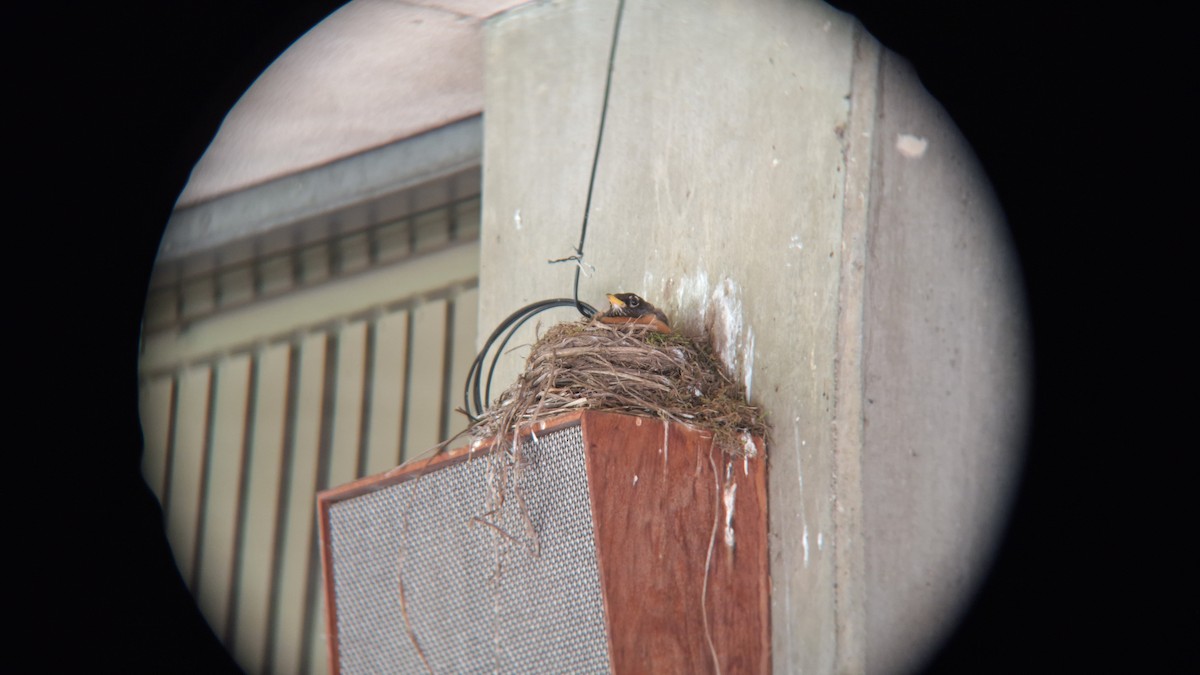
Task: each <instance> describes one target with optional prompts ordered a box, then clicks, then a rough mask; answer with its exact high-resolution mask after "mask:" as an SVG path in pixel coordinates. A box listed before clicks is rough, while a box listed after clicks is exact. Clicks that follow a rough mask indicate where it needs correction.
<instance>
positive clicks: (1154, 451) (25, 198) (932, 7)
mask: <svg viewBox="0 0 1200 675" xmlns="http://www.w3.org/2000/svg"><path fill="white" fill-rule="evenodd" d="M338 4H339V3H330V2H324V3H321V2H304V1H301V2H283V1H277V2H255V1H249V2H230V1H228V0H218V1H215V2H171V3H151V2H145V1H144V0H134V1H131V2H124V3H117V4H115V5H108V4H83V3H56V4H54V6H53V8H51V9H41V10H22V11H17V12H15V13H11V14H10V15H9V16H8V17H7V18H6V25H5V26H4V31H5V33H6V34H7V35H6V36H5V40H4V49H5V51H6V53H7V54H6V55H7V58H6V59H5V63H6V72H7V73H8V74H9V78H8V79H9V82H10V85H9V91H10V93H11V94H12V95H11V96H9V97H6V98H7V99H8V102H7V103H6V107H7V108H8V109H9V113H10V122H9V125H8V131H9V138H8V139H7V141H8V143H7V146H8V148H9V150H10V151H9V152H8V153H6V155H7V159H8V160H9V163H10V170H9V172H7V173H8V174H9V178H8V179H7V180H6V182H7V183H8V185H9V186H10V194H11V197H15V199H13V198H10V200H9V202H10V204H13V205H14V206H15V207H16V208H14V209H11V210H10V211H9V217H10V218H11V219H12V220H11V221H10V222H9V223H8V225H9V227H8V228H7V229H8V232H9V233H10V239H9V246H11V247H12V248H11V249H9V250H8V255H7V256H5V257H6V258H7V259H8V260H9V264H8V265H7V266H6V269H7V271H8V273H7V274H6V284H5V288H6V289H7V291H8V293H7V295H8V297H10V298H13V299H14V301H15V302H13V303H11V304H10V308H11V309H10V311H9V312H8V314H7V317H6V320H5V325H6V328H7V330H6V333H8V335H9V336H10V338H9V345H10V347H9V350H8V351H9V355H10V359H11V360H12V362H13V363H14V364H15V366H16V370H17V377H16V378H9V380H8V382H9V387H8V389H9V391H10V393H11V394H13V396H11V397H10V398H11V399H12V402H11V403H9V404H8V410H11V411H13V412H12V413H10V415H11V416H9V415H6V418H8V419H9V424H10V426H11V427H12V429H13V432H12V434H11V436H10V437H11V438H12V441H10V443H8V444H6V445H9V452H8V455H9V456H10V457H11V458H12V459H13V460H15V462H14V470H13V471H11V472H10V473H9V474H8V476H7V478H8V481H7V482H8V483H9V484H10V486H12V487H17V486H19V493H24V494H17V495H10V496H9V499H8V500H6V501H7V502H8V506H9V508H10V509H11V510H12V512H13V518H12V519H11V522H12V523H13V524H12V525H11V526H10V530H9V535H10V543H9V545H8V546H7V547H6V548H7V549H8V552H9V555H8V556H7V557H8V558H9V559H10V560H15V561H16V562H17V567H18V569H21V571H20V572H18V573H16V574H15V575H14V576H13V581H12V586H13V588H14V590H15V591H16V593H17V595H18V599H19V600H20V602H18V603H17V604H16V605H15V607H16V609H12V607H13V606H12V605H10V612H9V613H10V618H14V619H15V620H16V623H17V624H18V625H19V626H20V628H19V629H18V632H17V633H16V634H15V636H14V637H10V639H12V640H13V644H14V645H15V647H16V652H17V653H18V654H19V656H18V657H17V658H18V660H20V659H22V658H24V659H29V660H30V661H31V662H32V663H35V664H37V665H38V669H39V670H44V671H49V672H55V671H63V670H69V669H71V668H73V667H74V668H81V669H82V668H87V669H88V670H91V669H94V668H95V667H96V666H101V665H109V666H111V667H113V668H115V669H116V670H119V671H122V672H159V673H182V672H203V673H210V672H225V671H230V670H236V667H235V666H234V665H233V663H232V661H231V660H230V659H229V657H228V656H227V655H226V654H225V652H224V651H223V650H222V648H221V647H220V645H219V644H218V643H217V642H216V640H215V638H214V637H213V636H212V634H211V632H210V631H209V630H208V628H207V626H206V625H205V623H204V622H203V620H202V619H201V617H200V615H199V613H198V611H197V610H196V608H195V605H194V604H193V602H192V600H191V598H190V596H189V595H188V593H187V591H186V589H185V587H184V586H183V584H182V581H181V580H180V578H179V575H178V572H177V571H176V569H175V567H174V563H173V561H172V559H171V556H170V552H169V549H168V548H167V545H166V541H165V538H164V535H163V529H162V515H161V513H160V511H159V509H158V504H157V502H156V500H155V499H154V497H153V495H152V494H151V493H150V491H149V490H148V488H147V487H146V486H145V484H144V483H143V482H142V479H141V476H140V471H139V467H140V457H141V434H140V427H139V422H138V418H137V381H136V372H137V344H138V331H139V322H140V317H141V311H142V304H143V301H144V298H145V291H146V285H147V280H148V278H149V273H150V269H151V266H152V264H153V260H154V256H155V253H156V250H157V246H158V240H159V237H160V236H161V234H162V228H163V226H164V225H165V223H166V221H167V219H168V216H169V214H170V212H171V208H172V206H173V204H174V201H175V199H176V198H177V196H178V195H179V193H180V191H181V190H182V188H183V186H184V184H185V182H186V180H187V177H188V173H189V171H190V170H191V168H192V166H193V165H194V163H195V162H196V160H197V159H198V158H199V157H200V155H201V153H202V152H203V151H204V149H205V148H206V147H207V145H208V143H209V142H210V141H211V139H212V137H213V135H214V134H215V132H216V130H217V127H218V125H219V124H220V122H221V119H222V117H223V116H224V114H225V113H226V112H227V111H228V110H229V108H230V107H232V106H233V104H234V103H235V102H236V100H237V98H238V97H239V96H240V95H241V94H242V92H244V91H245V89H246V88H247V87H248V86H249V85H250V84H251V83H252V82H253V80H254V78H255V77H257V76H258V74H259V73H261V72H262V70H263V69H264V68H266V67H267V66H268V65H269V64H270V63H271V61H272V60H273V59H274V58H275V57H276V56H278V55H279V54H280V53H281V52H282V51H283V50H285V49H286V48H287V47H288V46H289V45H290V44H291V42H292V41H294V40H295V39H296V38H297V37H299V36H300V35H302V34H303V33H304V32H305V31H306V30H308V29H309V28H311V27H312V26H313V25H315V24H316V23H318V22H319V21H320V20H321V19H322V18H324V17H325V16H326V15H328V13H329V12H331V11H333V10H334V9H335V8H336V7H337V5H338ZM833 4H834V5H835V6H837V7H839V8H841V9H844V10H846V11H849V12H851V13H853V14H855V15H856V16H858V17H859V18H860V19H861V20H862V21H863V23H864V24H865V25H866V27H867V29H868V30H869V31H870V32H872V33H873V34H874V35H875V36H876V37H877V38H879V39H880V41H881V42H882V43H883V44H884V45H885V46H887V47H889V48H890V49H892V50H893V51H896V52H898V53H899V54H901V55H902V56H904V57H906V58H908V59H909V60H910V61H911V62H912V63H913V64H914V66H915V67H916V69H917V71H918V74H919V75H920V76H921V78H922V81H923V82H924V84H925V85H926V87H927V88H928V89H929V90H930V91H931V93H932V94H933V95H934V96H935V98H937V99H938V100H939V101H940V102H941V103H942V104H943V105H944V106H945V107H946V109H947V110H948V111H949V113H950V115H951V117H952V118H953V119H954V120H955V122H956V124H958V126H959V127H960V129H962V131H963V132H964V134H965V135H966V136H967V138H968V139H969V140H970V141H971V143H972V145H973V147H974V148H975V150H976V152H977V153H978V154H979V156H980V159H981V160H982V162H983V165H984V168H985V170H986V171H987V172H988V174H989V176H990V178H991V179H992V181H993V185H994V186H995V188H996V190H997V193H998V195H999V197H1000V199H1001V202H1002V204H1003V206H1004V208H1005V211H1006V214H1007V217H1008V219H1009V224H1010V228H1011V234H1012V237H1013V240H1014V242H1015V245H1016V247H1017V250H1018V253H1019V255H1020V259H1021V264H1022V271H1023V274H1024V280H1025V283H1026V288H1027V292H1028V297H1027V300H1028V308H1029V311H1030V315H1031V318H1032V325H1033V330H1034V345H1035V350H1036V353H1035V381H1036V394H1035V410H1034V424H1033V428H1032V433H1031V437H1030V442H1029V454H1028V462H1027V470H1026V472H1025V475H1024V479H1023V482H1022V488H1021V492H1020V496H1019V500H1018V503H1017V507H1016V509H1015V511H1014V513H1013V517H1012V520H1011V523H1010V526H1009V529H1008V532H1007V534H1006V538H1005V543H1004V547H1003V549H1002V552H1001V554H1000V556H999V558H998V559H997V561H996V563H995V566H994V568H993V569H992V571H991V574H990V576H989V581H988V584H987V586H986V587H985V588H984V590H983V591H982V593H981V594H980V595H979V597H978V598H977V599H976V602H975V603H974V605H973V608H972V610H971V612H970V613H969V615H968V616H967V618H966V619H965V620H964V621H963V622H962V624H961V625H960V626H959V628H958V630H957V632H956V634H955V636H954V638H953V639H952V641H951V642H950V643H949V644H948V645H947V646H946V647H945V649H944V650H943V651H942V652H941V653H940V654H939V656H938V657H937V659H936V660H935V661H934V662H933V663H931V664H930V666H929V672H935V673H1014V672H1065V671H1076V670H1079V669H1081V668H1084V669H1087V670H1092V669H1094V668H1095V667H1096V666H1100V668H1099V670H1100V671H1103V672H1133V671H1137V672H1156V671H1158V670H1159V669H1162V668H1166V667H1174V668H1178V667H1180V666H1181V665H1182V664H1183V661H1182V659H1181V656H1180V655H1181V654H1182V653H1183V650H1182V649H1181V645H1184V644H1186V643H1185V641H1184V640H1185V634H1187V633H1192V632H1194V629H1195V626H1196V625H1197V622H1196V619H1197V618H1198V617H1197V611H1196V610H1195V609H1194V606H1195V594H1194V586H1192V585H1191V584H1190V583H1188V584H1186V585H1184V584H1182V580H1183V578H1184V576H1183V573H1184V572H1185V571H1186V572H1189V573H1190V572H1191V571H1193V570H1195V569H1196V565H1195V562H1196V557H1195V554H1194V553H1187V554H1186V557H1185V554H1184V553H1183V552H1182V551H1183V543H1184V542H1186V540H1187V539H1188V538H1189V537H1190V536H1194V530H1195V526H1194V524H1193V525H1192V527H1191V530H1190V531H1189V529H1188V528H1186V527H1184V526H1183V525H1182V524H1180V523H1178V522H1177V521H1179V520H1180V519H1181V516H1183V515H1184V514H1186V513H1188V512H1190V511H1184V510H1183V509H1184V508H1185V507H1184V505H1183V502H1184V499H1185V496H1186V492H1185V491H1183V490H1180V489H1179V487H1178V486H1175V485H1173V484H1171V482H1170V479H1172V478H1176V479H1177V478H1178V477H1179V476H1181V475H1183V461H1182V457H1183V448H1185V447H1187V443H1186V441H1185V440H1182V439H1179V438H1175V439H1167V440H1165V441H1164V440H1162V439H1160V438H1158V436H1161V435H1162V434H1161V430H1162V429H1163V428H1164V427H1166V426H1167V425H1168V424H1169V423H1170V421H1171V419H1170V418H1171V414H1169V413H1168V412H1167V411H1166V410H1165V409H1160V408H1158V407H1157V406H1153V405H1152V406H1147V405H1146V403H1147V401H1148V400H1152V401H1162V400H1164V399H1174V398H1176V397H1175V390H1174V389H1172V388H1163V387H1162V385H1161V381H1162V379H1163V375H1164V374H1165V375H1166V376H1167V377H1166V379H1167V380H1168V381H1170V382H1172V383H1174V384H1176V385H1178V384H1179V383H1180V382H1181V381H1183V380H1186V376H1185V375H1184V374H1183V373H1181V372H1175V371H1178V370H1182V364H1183V363H1190V360H1187V359H1184V358H1183V357H1179V356H1172V353H1171V351H1170V350H1171V349H1172V347H1173V345H1172V344H1171V342H1170V340H1171V339H1172V338H1173V339H1175V340H1178V339H1179V338H1178V336H1179V334H1180V333H1183V334H1184V335H1185V336H1186V335H1189V334H1190V330H1189V329H1187V328H1186V325H1187V319H1188V318H1189V316H1190V314H1192V313H1194V311H1191V312H1189V311H1187V305H1186V303H1181V304H1179V305H1175V306H1174V311H1173V312H1172V313H1169V314H1165V315H1164V314H1160V313H1159V312H1158V311H1157V310H1156V309H1154V307H1155V305H1154V302H1155V301H1157V300H1159V299H1161V298H1160V296H1161V295H1163V294H1166V293H1168V292H1170V291H1171V290H1183V289H1190V288H1191V287H1192V286H1194V284H1188V285H1187V286H1184V285H1183V284H1185V283H1187V281H1186V280H1179V279H1173V278H1171V277H1170V274H1171V273H1174V274H1176V275H1178V273H1179V272H1180V271H1183V273H1184V274H1186V271H1187V266H1186V263H1183V264H1180V263H1176V262H1168V260H1169V259H1170V252H1171V251H1172V250H1175V249H1183V248H1185V247H1186V242H1187V241H1188V239H1187V237H1186V235H1187V234H1188V231H1189V230H1191V229H1195V228H1194V226H1195V224H1196V222H1195V221H1196V218H1195V215H1194V211H1193V212H1191V216H1190V220H1189V219H1187V218H1183V219H1180V218H1179V217H1177V216H1175V215H1174V214H1171V213H1167V212H1166V211H1165V210H1164V209H1163V205H1164V204H1166V203H1168V202H1169V201H1170V200H1171V199H1172V198H1173V197H1174V196H1177V195H1179V194H1185V195H1186V194H1187V188H1188V187H1190V186H1189V185H1187V184H1186V182H1187V181H1191V180H1192V178H1193V177H1194V174H1195V170H1194V169H1190V173H1184V172H1180V171H1178V170H1177V169H1176V168H1175V165H1174V164H1173V163H1172V162H1173V161H1176V160H1180V159H1182V161H1183V162H1185V164H1184V166H1185V167H1186V166H1190V164H1188V163H1187V162H1189V161H1190V160H1191V159H1192V158H1193V157H1194V154H1192V151H1193V150H1194V148H1192V146H1193V145H1194V133H1192V132H1190V131H1189V130H1188V129H1187V127H1188V126H1194V122H1191V123H1182V124H1181V122H1183V121H1184V120H1186V119H1187V117H1188V113H1189V111H1192V110H1194V107H1195V106H1194V102H1195V100H1196V96H1195V95H1196V93H1197V92H1196V78H1195V76H1194V75H1192V74H1191V73H1190V72H1189V73H1183V72H1180V73H1179V74H1175V71H1176V70H1177V69H1178V66H1179V65H1180V64H1186V63H1188V60H1187V57H1186V56H1185V54H1184V47H1183V45H1185V44H1188V42H1187V41H1186V40H1183V39H1181V38H1180V37H1179V36H1177V35H1175V34H1174V29H1176V28H1178V27H1179V26H1180V24H1181V20H1180V19H1178V18H1177V17H1171V16H1163V15H1160V14H1149V13H1146V14H1144V15H1136V14H1129V13H1128V12H1130V11H1132V10H1130V9H1129V8H1126V9H1125V11H1126V13H1125V14H1114V13H1110V12H1106V11H1104V10H1098V9H1095V6H1090V5H1089V6H1084V5H1082V4H1081V5H1078V6H1074V5H1064V4H1057V5H1054V6H1052V7H1046V6H1041V5H1034V6H1030V7H1028V8H1023V7H1019V6H1016V5H1013V4H1012V3H997V4H994V5H992V6H989V7H986V8H981V7H977V6H975V5H977V4H978V3H960V2H925V1H923V2H891V3H883V2H834V3H833ZM1184 32H1186V33H1190V35H1185V36H1183V37H1186V38H1189V39H1190V43H1191V44H1194V43H1195V41H1196V40H1195V32H1194V31H1192V30H1190V28H1188V27H1185V31H1184ZM1192 61H1194V59H1192ZM14 150H15V151H14ZM1184 176H1187V177H1185V178H1184V180H1180V178H1181V177H1184ZM1131 204H1133V206H1131ZM1150 232H1153V234H1149V233H1150ZM6 248H7V247H6ZM1185 257H1188V256H1185ZM1147 279H1148V280H1149V281H1150V283H1151V284H1153V285H1154V286H1155V288H1156V289H1158V292H1156V291H1153V290H1148V289H1147V288H1145V287H1142V286H1139V285H1138V284H1139V283H1140V282H1143V281H1146V280H1147ZM1192 304H1194V301H1193V302H1192ZM1131 326H1132V328H1131ZM1131 334H1134V335H1136V337H1137V338H1139V339H1138V340H1137V341H1134V340H1130V341H1126V340H1125V337H1127V336H1130V335H1131ZM1145 337H1149V338H1150V340H1149V341H1144V340H1142V339H1141V338H1145ZM1160 338H1161V339H1160ZM1184 339H1185V346H1190V344H1187V343H1186V337H1185V338H1184ZM1135 344H1136V346H1135ZM1189 367H1190V366H1189ZM1180 398H1181V397H1180ZM1132 427H1136V428H1137V429H1136V430H1134V429H1131V428H1132ZM1156 434H1157V435H1156ZM1192 445H1193V446H1194V441H1193V442H1192ZM27 464H28V466H27ZM1189 520H1192V519H1189ZM1189 550H1190V549H1189ZM24 561H29V563H24ZM1152 598H1153V599H1156V600H1155V601H1151V600H1150V599H1152ZM1164 600H1165V601H1166V603H1167V604H1168V605H1173V606H1177V607H1184V608H1185V609H1184V610H1183V612H1184V613H1183V614H1179V613H1178V612H1173V611H1169V610H1167V609H1164V605H1163V604H1161V602H1162V601H1164ZM14 615H15V616H14ZM1185 631H1186V633H1185ZM1189 651H1190V654H1189V661H1188V665H1189V666H1190V667H1191V668H1192V669H1193V670H1194V669H1195V667H1196V657H1195V656H1194V653H1195V651H1194V650H1189Z"/></svg>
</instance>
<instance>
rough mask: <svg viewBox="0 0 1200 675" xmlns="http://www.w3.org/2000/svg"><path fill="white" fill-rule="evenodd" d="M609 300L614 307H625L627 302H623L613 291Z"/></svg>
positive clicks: (609, 295)
mask: <svg viewBox="0 0 1200 675" xmlns="http://www.w3.org/2000/svg"><path fill="white" fill-rule="evenodd" d="M608 301H609V302H611V303H612V305H613V307H624V306H625V303H623V302H621V299H620V298H618V297H617V296H615V295H613V294H612V293H609V294H608Z"/></svg>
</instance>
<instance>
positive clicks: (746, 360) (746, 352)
mask: <svg viewBox="0 0 1200 675" xmlns="http://www.w3.org/2000/svg"><path fill="white" fill-rule="evenodd" d="M745 342H746V346H745V347H744V348H743V349H742V350H741V356H742V372H743V373H745V375H744V378H745V382H746V400H747V401H749V400H750V384H751V382H753V380H754V330H753V329H751V328H747V329H746V340H745Z"/></svg>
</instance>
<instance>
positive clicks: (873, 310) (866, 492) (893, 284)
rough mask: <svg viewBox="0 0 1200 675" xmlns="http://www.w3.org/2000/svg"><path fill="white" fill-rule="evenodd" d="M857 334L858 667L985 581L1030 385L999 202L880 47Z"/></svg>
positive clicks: (954, 612)
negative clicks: (861, 575) (860, 337)
mask: <svg viewBox="0 0 1200 675" xmlns="http://www.w3.org/2000/svg"><path fill="white" fill-rule="evenodd" d="M879 99H880V103H879V110H880V115H879V121H878V123H877V125H876V132H875V139H876V141H875V142H876V150H875V164H874V167H873V170H872V175H873V186H872V202H873V215H872V218H871V221H872V222H871V228H870V238H869V243H868V254H867V275H866V294H865V296H866V307H865V310H864V313H865V317H866V319H865V322H864V323H865V331H864V348H863V368H864V375H865V395H866V404H865V423H864V430H865V432H864V443H863V458H862V467H863V498H864V504H863V511H864V527H865V532H866V543H865V553H866V592H867V597H866V608H867V614H866V619H867V625H866V628H867V642H866V644H867V653H866V657H867V671H868V672H871V673H890V672H896V671H897V670H907V669H908V668H911V667H918V666H919V660H920V659H921V658H922V656H923V652H925V651H926V650H928V649H930V648H933V647H936V643H937V640H938V638H939V637H940V636H939V634H940V633H941V632H942V631H944V630H946V629H949V628H950V627H952V626H953V624H954V622H955V620H956V619H957V617H958V615H959V613H960V612H961V611H962V610H963V609H964V608H965V606H964V603H965V601H967V600H968V599H969V596H970V594H971V593H972V592H973V591H974V590H975V589H976V587H977V585H978V584H979V582H980V581H981V575H982V572H983V569H982V565H984V564H985V563H986V562H987V561H988V560H989V558H990V557H991V554H992V551H993V548H994V546H995V545H996V542H997V537H998V536H999V532H998V531H997V530H998V527H999V525H1000V524H1001V522H1002V521H1001V519H1002V517H1003V515H1004V512H1005V510H1006V508H1007V506H1008V502H1009V500H1010V499H1011V496H1012V489H1013V487H1014V486H1013V484H1012V481H1013V479H1014V476H1015V473H1016V470H1017V469H1018V466H1017V465H1018V463H1019V462H1018V461H1017V460H1018V459H1019V450H1020V448H1021V444H1022V442H1023V438H1024V433H1025V420H1026V416H1027V405H1028V401H1029V395H1030V381H1029V375H1028V373H1029V365H1030V364H1029V362H1028V348H1029V347H1028V344H1029V343H1028V339H1029V338H1028V335H1027V327H1026V323H1025V321H1026V319H1025V315H1024V307H1023V305H1022V301H1021V297H1020V288H1019V286H1018V281H1017V279H1018V276H1017V269H1016V265H1015V260H1014V258H1013V256H1012V248H1011V245H1010V244H1009V242H1008V241H1007V239H1006V235H1005V230H1004V220H1003V214H1002V212H1001V210H1000V207H999V204H998V202H997V201H996V198H995V196H994V194H993V193H992V190H991V187H990V186H989V184H988V182H987V179H986V177H985V176H984V173H983V171H982V169H981V167H980V166H979V164H978V161H977V160H976V159H975V157H974V154H973V153H972V152H971V149H970V147H969V146H968V145H967V143H966V141H965V140H964V139H963V138H962V136H961V134H960V133H959V132H958V131H957V129H956V128H955V127H954V124H953V122H952V121H951V120H950V119H949V117H948V116H947V115H946V112H945V110H944V109H942V107H941V106H940V105H938V104H937V102H935V101H934V100H933V99H932V98H931V97H930V96H929V94H928V93H927V92H926V91H925V89H924V88H923V87H922V86H921V84H920V82H919V81H918V79H917V77H916V74H915V73H913V72H912V70H911V68H909V67H908V66H907V64H906V63H904V62H903V61H902V60H901V59H900V58H899V57H897V56H895V55H894V54H891V53H889V52H885V53H884V58H883V63H882V68H881V75H880V97H879Z"/></svg>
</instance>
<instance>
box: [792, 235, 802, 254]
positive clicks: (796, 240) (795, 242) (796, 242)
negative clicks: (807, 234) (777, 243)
mask: <svg viewBox="0 0 1200 675" xmlns="http://www.w3.org/2000/svg"><path fill="white" fill-rule="evenodd" d="M788 248H794V249H796V250H797V251H803V250H804V242H803V241H800V235H798V234H793V235H792V241H791V243H789V244H788Z"/></svg>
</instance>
